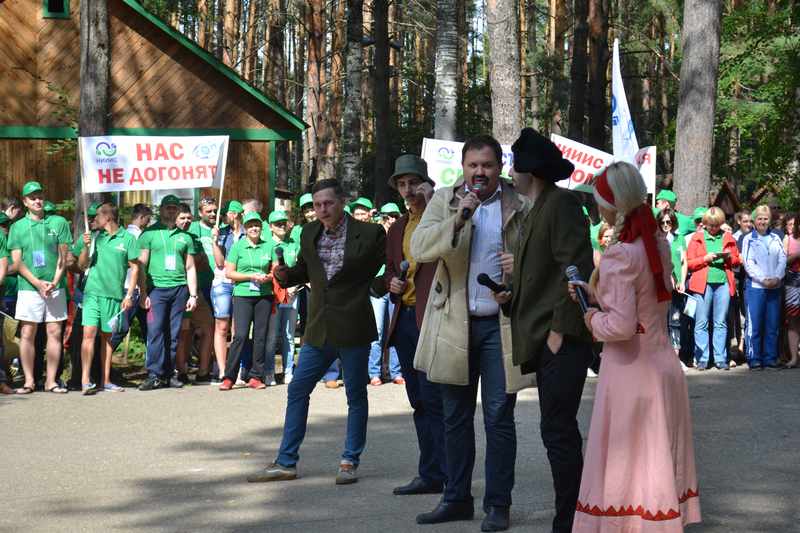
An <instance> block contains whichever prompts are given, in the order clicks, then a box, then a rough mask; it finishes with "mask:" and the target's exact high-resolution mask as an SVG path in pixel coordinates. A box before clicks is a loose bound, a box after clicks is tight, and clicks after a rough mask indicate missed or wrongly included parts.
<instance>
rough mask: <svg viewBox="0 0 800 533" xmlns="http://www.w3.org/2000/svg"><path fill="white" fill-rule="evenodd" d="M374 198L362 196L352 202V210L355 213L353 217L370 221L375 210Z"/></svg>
mask: <svg viewBox="0 0 800 533" xmlns="http://www.w3.org/2000/svg"><path fill="white" fill-rule="evenodd" d="M373 208H374V207H373V205H372V200H370V199H369V198H364V197H363V196H360V197H358V198H356V200H355V201H354V202H352V203H351V204H350V210H351V211H352V213H353V218H354V219H356V220H358V221H360V222H369V217H370V216H371V215H372V210H373Z"/></svg>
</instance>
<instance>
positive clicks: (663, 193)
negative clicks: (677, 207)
mask: <svg viewBox="0 0 800 533" xmlns="http://www.w3.org/2000/svg"><path fill="white" fill-rule="evenodd" d="M656 200H664V201H667V202H669V203H671V204H675V202H677V201H678V197H677V196H676V195H675V193H674V192H672V191H670V190H669V189H661V190H660V191H658V194H657V195H656Z"/></svg>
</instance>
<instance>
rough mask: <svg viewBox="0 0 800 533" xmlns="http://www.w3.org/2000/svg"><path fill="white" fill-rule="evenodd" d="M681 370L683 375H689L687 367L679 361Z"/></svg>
mask: <svg viewBox="0 0 800 533" xmlns="http://www.w3.org/2000/svg"><path fill="white" fill-rule="evenodd" d="M681 370H683V373H684V374H688V373H689V367H688V366H686V365H685V364H684V362H683V361H681Z"/></svg>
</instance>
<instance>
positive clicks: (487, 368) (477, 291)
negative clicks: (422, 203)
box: [411, 136, 532, 531]
mask: <svg viewBox="0 0 800 533" xmlns="http://www.w3.org/2000/svg"><path fill="white" fill-rule="evenodd" d="M501 161H502V149H501V148H500V144H499V143H498V142H497V141H496V140H495V139H494V138H492V137H489V136H479V137H474V138H472V139H470V140H468V141H467V142H466V143H465V144H464V147H463V150H462V167H463V171H464V178H463V180H459V182H458V183H456V184H455V186H453V187H446V188H442V189H440V190H438V191H437V192H436V193H435V194H434V196H433V198H432V199H431V202H430V203H429V204H428V207H427V209H426V210H425V213H424V214H423V216H422V220H421V221H420V223H419V226H418V227H417V229H416V231H415V232H414V235H413V236H412V238H411V255H412V256H413V257H414V259H415V260H416V261H418V262H425V263H429V262H430V263H437V268H436V274H435V275H434V279H433V284H432V285H431V291H430V295H429V298H428V302H427V306H426V309H425V318H424V321H423V323H422V328H421V331H420V341H419V344H418V346H417V352H416V355H415V359H414V367H415V368H416V369H418V370H420V371H422V372H425V373H426V375H427V376H428V379H429V380H430V381H432V382H435V383H440V384H441V394H442V407H443V411H444V425H445V453H446V458H447V460H446V463H447V480H448V482H447V486H446V487H445V491H444V495H443V497H442V501H441V502H440V503H439V505H438V506H437V507H436V509H434V510H433V511H432V512H430V513H424V514H421V515H419V516H418V517H417V523H419V524H433V523H440V522H449V521H454V520H471V519H472V517H473V513H474V508H473V503H472V492H471V485H472V469H473V466H474V463H475V428H474V418H475V406H476V401H477V392H478V380H479V379H480V381H481V400H482V405H483V417H484V424H485V428H486V494H485V496H484V500H483V508H484V510H485V511H486V518H485V519H484V521H483V524H482V525H481V530H482V531H502V530H505V529H508V527H509V525H510V521H509V507H510V505H511V490H512V488H513V486H514V464H515V460H516V444H517V439H516V429H515V423H514V405H515V403H516V394H515V393H516V392H517V391H518V390H519V389H521V388H523V387H525V386H527V385H530V384H532V380H531V379H530V378H528V379H525V378H523V376H522V375H521V374H520V371H519V369H518V368H517V367H514V366H513V364H512V362H511V342H510V325H509V322H508V319H506V318H503V317H502V316H501V313H500V309H499V306H498V304H497V302H496V301H495V300H494V297H493V294H492V292H491V291H490V290H489V289H487V288H486V287H483V286H481V285H479V284H478V283H477V277H478V274H481V273H486V274H488V275H489V277H490V278H492V279H493V280H494V281H496V282H502V281H503V279H504V278H508V276H509V275H510V273H511V272H512V270H513V252H514V250H515V249H516V246H517V240H518V237H519V235H520V233H521V231H522V228H523V218H524V215H525V213H526V212H527V210H528V203H527V200H525V199H524V198H523V197H521V196H520V195H518V194H517V193H516V192H515V191H514V189H513V188H512V187H511V185H510V184H509V183H508V182H504V180H501V179H500V172H501V168H502V163H501Z"/></svg>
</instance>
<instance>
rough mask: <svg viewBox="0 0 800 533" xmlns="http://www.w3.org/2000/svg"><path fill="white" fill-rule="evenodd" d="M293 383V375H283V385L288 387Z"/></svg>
mask: <svg viewBox="0 0 800 533" xmlns="http://www.w3.org/2000/svg"><path fill="white" fill-rule="evenodd" d="M291 382H292V375H291V374H284V375H283V384H284V385H288V384H289V383H291Z"/></svg>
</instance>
